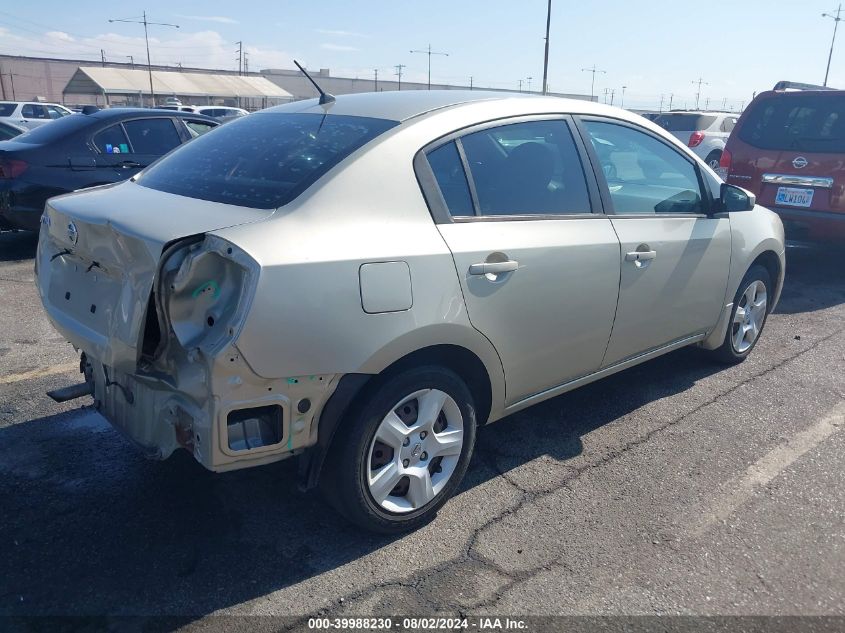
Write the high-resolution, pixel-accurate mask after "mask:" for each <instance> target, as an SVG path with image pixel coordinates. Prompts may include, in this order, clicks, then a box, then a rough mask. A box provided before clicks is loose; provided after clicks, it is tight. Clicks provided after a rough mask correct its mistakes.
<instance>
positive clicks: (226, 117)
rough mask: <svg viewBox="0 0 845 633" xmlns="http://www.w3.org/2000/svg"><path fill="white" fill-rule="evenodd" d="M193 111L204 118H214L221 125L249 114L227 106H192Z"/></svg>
mask: <svg viewBox="0 0 845 633" xmlns="http://www.w3.org/2000/svg"><path fill="white" fill-rule="evenodd" d="M194 111H195V112H199V113H200V114H204V115H205V116H210V117H214V118H215V119H218V120H219V121H220V122H221V123H227V122H229V121H234V120H235V119H239V118H240V117H242V116H246V115H247V114H249V112H247V111H246V110H243V109H241V108H230V107H227V106H194Z"/></svg>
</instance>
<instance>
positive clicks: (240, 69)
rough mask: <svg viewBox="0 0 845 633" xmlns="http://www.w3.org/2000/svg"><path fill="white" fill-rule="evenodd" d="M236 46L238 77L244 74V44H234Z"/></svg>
mask: <svg viewBox="0 0 845 633" xmlns="http://www.w3.org/2000/svg"><path fill="white" fill-rule="evenodd" d="M235 44H237V45H238V75H243V74H244V43H243V42H235Z"/></svg>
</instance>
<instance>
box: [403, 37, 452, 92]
mask: <svg viewBox="0 0 845 633" xmlns="http://www.w3.org/2000/svg"><path fill="white" fill-rule="evenodd" d="M411 52H412V53H425V54H426V55H428V89H429V90H431V56H432V55H444V56H445V57H449V53H438V52H437V51H433V50H431V44H429V45H428V48H427V49H425V50H422V51H411Z"/></svg>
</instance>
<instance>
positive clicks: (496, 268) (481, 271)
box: [469, 260, 519, 275]
mask: <svg viewBox="0 0 845 633" xmlns="http://www.w3.org/2000/svg"><path fill="white" fill-rule="evenodd" d="M517 268H519V262H515V261H512V260H508V261H504V262H481V263H480V264H472V265H471V266H470V267H469V274H470V275H499V274H501V273H512V272H513V271H515V270H516V269H517Z"/></svg>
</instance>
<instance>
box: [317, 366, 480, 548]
mask: <svg viewBox="0 0 845 633" xmlns="http://www.w3.org/2000/svg"><path fill="white" fill-rule="evenodd" d="M364 397H365V398H366V400H365V401H363V402H361V403H360V405H359V406H357V407H356V408H355V409H354V411H353V413H352V415H351V417H350V419H348V420H346V421H345V423H344V425H343V426H342V427H341V429H340V430H339V431H338V435H337V436H336V438H335V439H334V440H333V442H332V447H331V449H330V450H329V454H328V455H327V462H326V470H325V472H324V474H323V477H322V478H321V481H320V487H321V488H322V490H323V493H324V494H325V496H326V497H327V499H328V500H329V501H330V502H331V503H332V505H333V506H334V507H335V508H337V510H338V511H339V512H340V513H341V514H343V515H344V516H345V517H346V518H348V519H349V520H350V521H352V522H354V523H356V524H357V525H359V526H361V527H363V528H365V529H368V530H372V531H376V532H382V533H395V532H401V531H405V530H412V529H415V528H417V527H419V526H421V525H423V524H425V523H427V522H428V521H430V520H431V519H432V518H433V517H434V516H435V514H436V513H437V511H438V510H439V509H440V507H441V506H442V505H443V504H444V503H445V502H446V501H447V500H448V499H449V497H451V496H452V494H453V493H454V492H455V490H456V489H457V487H458V485H459V484H460V482H461V479H463V476H464V473H465V472H466V469H467V466H468V464H469V460H470V457H471V455H472V449H473V445H474V443H475V425H476V422H475V406H474V403H473V399H472V395H471V394H470V392H469V389H468V388H467V386H466V384H465V383H464V382H463V381H462V380H461V379H460V378H459V377H458V376H457V375H456V374H455V373H454V372H452V371H450V370H448V369H445V368H441V367H435V366H431V367H420V368H416V369H411V370H408V371H405V372H402V373H399V374H396V375H394V376H392V377H389V378H387V379H384V380H382V381H380V383H379V384H377V385H376V387H375V388H374V389H373V390H370V391H369V392H368V393H367V394H366V395H365V396H364Z"/></svg>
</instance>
